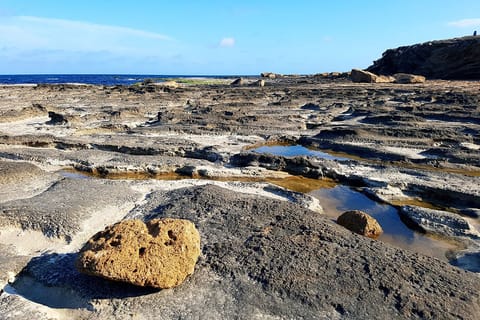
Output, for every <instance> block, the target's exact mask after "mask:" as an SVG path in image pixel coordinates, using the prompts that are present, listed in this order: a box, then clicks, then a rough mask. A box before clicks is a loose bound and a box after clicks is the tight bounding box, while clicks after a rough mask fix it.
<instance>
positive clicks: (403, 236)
mask: <svg viewBox="0 0 480 320" xmlns="http://www.w3.org/2000/svg"><path fill="white" fill-rule="evenodd" d="M309 194H310V195H312V196H314V197H316V198H317V199H319V200H320V203H321V205H322V207H323V209H324V211H325V214H326V215H327V216H329V217H331V218H332V219H333V220H336V218H337V217H338V216H339V215H340V214H342V213H343V212H345V211H348V210H362V211H365V212H366V213H368V214H369V215H371V216H372V217H374V218H375V219H376V220H377V221H378V223H380V225H381V226H382V228H383V234H382V235H381V236H380V237H379V238H378V240H380V241H384V242H387V243H390V244H392V245H394V246H396V247H400V248H404V249H407V250H411V251H415V252H419V253H422V254H425V255H428V256H433V257H435V258H438V259H441V260H443V261H448V259H447V257H446V253H447V251H449V250H455V249H458V247H457V246H456V245H455V244H454V243H450V242H447V241H444V240H439V239H435V238H433V237H430V236H426V235H424V234H421V233H418V232H415V231H413V230H411V229H409V228H408V227H407V226H406V225H405V224H404V223H403V222H402V221H401V220H400V216H399V215H398V213H397V209H395V208H394V207H392V206H390V205H386V204H380V203H377V202H375V201H373V200H371V199H370V198H368V197H367V196H365V195H364V194H362V193H360V192H357V191H354V190H352V189H351V188H349V187H346V186H342V185H338V186H336V187H334V188H330V189H318V190H315V191H312V192H310V193H309Z"/></svg>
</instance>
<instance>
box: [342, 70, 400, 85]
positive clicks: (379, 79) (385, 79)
mask: <svg viewBox="0 0 480 320" xmlns="http://www.w3.org/2000/svg"><path fill="white" fill-rule="evenodd" d="M350 79H352V81H353V82H364V83H390V82H393V81H394V79H393V78H392V77H390V76H379V75H376V74H373V73H371V72H368V71H364V70H360V69H352V71H351V72H350Z"/></svg>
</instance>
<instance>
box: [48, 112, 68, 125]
mask: <svg viewBox="0 0 480 320" xmlns="http://www.w3.org/2000/svg"><path fill="white" fill-rule="evenodd" d="M48 117H49V118H50V120H49V121H47V124H52V125H57V124H67V123H68V120H67V118H66V117H65V116H64V115H62V114H59V113H56V112H53V111H49V112H48Z"/></svg>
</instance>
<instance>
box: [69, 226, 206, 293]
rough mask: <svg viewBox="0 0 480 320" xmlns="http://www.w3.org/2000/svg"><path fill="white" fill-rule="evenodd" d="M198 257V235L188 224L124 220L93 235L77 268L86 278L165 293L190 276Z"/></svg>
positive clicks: (79, 259) (84, 248) (81, 255)
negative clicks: (104, 279) (105, 280)
mask: <svg viewBox="0 0 480 320" xmlns="http://www.w3.org/2000/svg"><path fill="white" fill-rule="evenodd" d="M199 254H200V235H199V233H198V231H197V229H196V228H195V225H194V224H193V223H191V222H190V221H188V220H181V219H168V218H165V219H154V220H151V221H149V222H147V223H146V224H145V223H143V222H142V221H140V220H125V221H122V222H119V223H117V224H115V225H113V226H109V227H107V228H106V229H105V230H104V231H101V232H99V233H97V234H96V235H94V236H93V237H92V238H91V239H90V240H89V241H88V242H87V243H86V244H85V246H84V247H83V248H82V249H81V250H80V254H79V257H78V260H77V264H76V266H77V269H78V270H79V271H80V272H83V273H86V274H90V275H96V276H100V277H103V278H106V279H110V280H115V281H123V282H128V283H131V284H134V285H138V286H147V287H154V288H161V289H166V288H172V287H176V286H178V285H180V284H181V283H182V282H183V281H184V280H185V279H186V277H187V276H189V275H191V274H192V273H193V270H194V268H195V264H196V262H197V259H198V256H199Z"/></svg>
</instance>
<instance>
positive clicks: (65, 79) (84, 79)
mask: <svg viewBox="0 0 480 320" xmlns="http://www.w3.org/2000/svg"><path fill="white" fill-rule="evenodd" d="M232 77H236V76H211V75H209V76H202V75H155V74H148V75H145V74H142V75H138V74H18V75H0V84H45V83H49V84H59V83H83V84H95V85H106V86H113V85H131V84H134V83H138V82H142V81H144V80H145V79H153V80H155V81H158V82H160V81H162V80H165V79H171V78H215V79H218V78H220V79H228V78H232Z"/></svg>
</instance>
